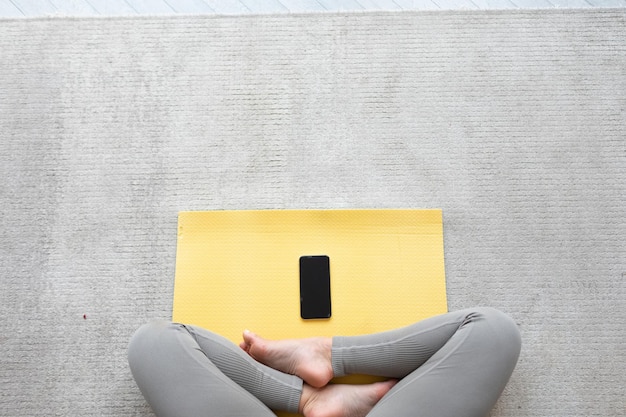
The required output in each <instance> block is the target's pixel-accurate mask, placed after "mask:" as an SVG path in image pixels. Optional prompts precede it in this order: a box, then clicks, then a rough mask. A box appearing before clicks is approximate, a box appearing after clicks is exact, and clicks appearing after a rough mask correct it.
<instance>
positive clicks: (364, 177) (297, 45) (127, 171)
mask: <svg viewBox="0 0 626 417" xmlns="http://www.w3.org/2000/svg"><path fill="white" fill-rule="evenodd" d="M0 176H1V178H2V181H1V183H0V213H1V216H2V218H1V223H0V224H1V226H0V312H1V317H2V321H1V324H0V352H1V353H0V415H2V416H33V415H45V416H49V415H57V416H150V415H151V412H150V410H149V409H148V407H147V406H146V405H145V403H144V401H143V399H142V397H141V394H140V393H139V391H138V389H137V388H136V387H135V385H134V382H133V381H132V378H131V376H130V373H129V370H128V367H127V364H126V352H125V349H126V345H127V342H128V339H129V337H130V335H131V334H132V332H133V331H134V330H135V329H136V328H137V327H138V326H139V325H140V324H142V323H143V322H145V321H147V320H149V319H151V318H157V317H165V318H167V317H170V315H171V307H172V292H173V279H174V261H175V250H176V245H175V244H176V222H177V213H178V211H180V210H209V209H264V208H272V209H281V208H442V209H443V213H444V234H445V253H446V273H447V285H448V298H449V307H450V309H457V308H463V307H467V306H474V305H490V306H494V307H497V308H501V309H503V310H505V311H507V312H509V313H510V314H511V315H512V316H513V317H514V318H515V320H516V321H517V322H518V323H519V326H520V328H521V331H522V334H523V338H524V347H523V352H522V355H521V358H520V362H519V366H518V368H517V370H516V371H515V373H514V375H513V377H512V379H511V381H510V384H509V385H508V387H507V389H506V391H505V393H504V394H503V396H502V398H501V399H500V401H499V402H498V404H497V406H496V408H495V409H494V411H493V413H492V415H493V416H502V417H504V416H510V417H513V416H515V417H517V416H519V417H522V416H524V417H526V416H564V417H565V416H568V417H571V416H581V417H582V416H585V417H588V416H603V417H606V416H622V415H624V410H625V409H626V404H625V400H624V398H626V388H625V387H626V383H625V380H624V375H625V374H626V349H625V348H624V346H625V344H626V337H625V333H624V330H625V329H626V284H625V282H626V242H625V236H626V221H625V219H626V204H625V200H626V181H625V179H626V12H625V11H624V9H621V10H597V9H596V10H585V11H582V10H581V11H579V10H566V11H558V10H551V11H491V12H489V11H481V12H460V11H451V12H422V13H419V12H417V13H398V14H394V13H357V14H336V15H335V14H324V15H316V14H310V15H309V14H305V15H281V16H245V17H163V18H112V19H108V18H107V19H104V18H102V19H98V18H96V19H88V18H86V19H41V20H38V19H36V20H4V21H0Z"/></svg>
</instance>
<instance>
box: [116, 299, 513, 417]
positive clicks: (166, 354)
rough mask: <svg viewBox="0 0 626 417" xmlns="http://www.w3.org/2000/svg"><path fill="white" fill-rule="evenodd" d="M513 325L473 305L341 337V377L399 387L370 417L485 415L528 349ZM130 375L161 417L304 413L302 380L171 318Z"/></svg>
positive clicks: (336, 352) (152, 327)
mask: <svg viewBox="0 0 626 417" xmlns="http://www.w3.org/2000/svg"><path fill="white" fill-rule="evenodd" d="M520 345H521V340H520V334H519V331H518V329H517V326H516V325H515V323H514V322H513V320H512V319H511V318H510V317H509V316H507V315H505V314H503V313H501V312H500V311H498V310H494V309H491V308H473V309H468V310H461V311H456V312H451V313H446V314H443V315H440V316H436V317H432V318H429V319H426V320H423V321H420V322H418V323H415V324H413V325H410V326H407V327H403V328H400V329H396V330H391V331H387V332H382V333H376V334H371V335H363V336H348V337H334V338H333V343H332V366H333V370H334V375H335V376H343V375H348V374H366V375H375V376H383V377H389V378H398V379H400V381H399V382H398V383H397V384H396V385H395V386H394V387H393V388H392V389H391V390H390V391H389V392H388V393H387V394H386V395H385V396H384V397H383V398H382V400H381V401H379V402H378V404H376V406H375V407H374V408H373V409H372V410H371V411H370V413H369V414H368V417H381V416H385V417H391V416H394V417H403V416H417V415H419V416H420V417H427V416H433V417H434V416H437V417H443V416H454V417H462V416H468V417H470V416H471V417H483V416H485V415H486V414H487V413H488V412H489V410H490V409H491V408H492V407H493V405H494V404H495V402H496V400H497V399H498V397H499V396H500V394H501V393H502V390H503V389H504V386H505V385H506V383H507V381H508V379H509V377H510V376H511V373H512V372H513V368H514V367H515V364H516V362H517V358H518V356H519V352H520ZM128 360H129V363H130V368H131V371H132V374H133V377H134V378H135V381H136V382H137V385H138V386H139V389H140V390H141V392H142V393H143V395H144V397H145V398H146V400H147V402H148V403H149V404H150V406H151V407H152V409H153V411H154V412H155V413H156V415H157V416H159V417H169V416H178V417H186V416H194V417H197V416H216V417H225V416H254V417H263V416H274V413H273V412H272V411H271V410H284V411H289V412H297V409H298V403H299V401H300V395H301V393H302V384H303V382H302V380H301V379H300V378H298V377H296V376H293V375H287V374H284V373H282V372H279V371H276V370H274V369H272V368H269V367H267V366H265V365H263V364H260V363H258V362H256V361H255V360H254V359H252V358H251V357H250V356H249V355H248V354H247V353H245V352H244V351H243V350H241V349H240V348H239V346H237V345H235V344H234V343H232V342H230V341H229V340H227V339H225V338H223V337H221V336H218V335H216V334H213V333H211V332H209V331H207V330H204V329H202V328H199V327H194V326H187V325H182V324H176V323H169V322H164V321H157V322H152V323H149V324H146V325H144V326H143V327H141V328H140V329H139V330H137V332H136V333H135V335H134V336H133V338H132V340H131V342H130V346H129V352H128Z"/></svg>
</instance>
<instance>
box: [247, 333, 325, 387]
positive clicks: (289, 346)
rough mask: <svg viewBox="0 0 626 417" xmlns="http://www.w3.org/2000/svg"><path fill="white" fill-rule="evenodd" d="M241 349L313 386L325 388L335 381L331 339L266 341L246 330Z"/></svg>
mask: <svg viewBox="0 0 626 417" xmlns="http://www.w3.org/2000/svg"><path fill="white" fill-rule="evenodd" d="M239 346H240V347H241V348H242V349H243V350H245V351H246V352H248V354H249V355H250V356H252V357H253V358H254V359H256V360H257V361H259V362H261V363H263V364H265V365H267V366H269V367H271V368H274V369H276V370H278V371H281V372H285V373H288V374H291V375H297V376H299V377H300V378H302V379H303V380H304V382H306V383H307V384H309V385H311V386H313V387H317V388H319V387H323V386H324V385H326V384H328V382H329V381H330V380H331V379H332V378H333V367H332V364H331V346H332V339H331V338H326V337H315V338H310V339H287V340H265V339H263V338H262V337H260V336H257V335H256V334H254V333H252V332H250V331H248V330H246V331H244V332H243V342H241V343H240V344H239Z"/></svg>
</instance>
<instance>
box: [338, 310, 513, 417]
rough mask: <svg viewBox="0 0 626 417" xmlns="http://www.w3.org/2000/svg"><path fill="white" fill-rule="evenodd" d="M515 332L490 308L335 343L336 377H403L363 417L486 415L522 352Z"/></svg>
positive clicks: (441, 317)
mask: <svg viewBox="0 0 626 417" xmlns="http://www.w3.org/2000/svg"><path fill="white" fill-rule="evenodd" d="M520 345H521V339H520V334H519V331H518V329H517V326H516V325H515V323H514V322H513V320H511V319H510V318H509V317H508V316H507V315H505V314H503V313H501V312H499V311H497V310H494V309H490V308H475V309H469V310H462V311H457V312H452V313H448V314H444V315H441V316H437V317H433V318H430V319H427V320H424V321H421V322H419V323H416V324H414V325H411V326H408V327H405V328H402V329H398V330H393V331H389V332H383V333H379V334H373V335H367V336H352V337H335V338H333V348H332V364H333V371H334V374H335V376H341V375H346V374H350V373H363V374H370V375H380V376H386V377H394V378H402V379H401V380H400V382H399V383H398V384H397V385H396V386H395V387H394V388H393V389H392V390H391V391H389V392H388V393H387V395H386V396H385V397H383V399H382V400H381V401H380V402H379V403H378V404H377V405H376V406H375V407H374V408H373V409H372V411H371V412H370V413H369V414H368V417H383V416H390V415H393V416H398V417H402V416H409V415H410V416H413V415H416V414H417V415H419V416H421V417H429V416H432V417H435V416H436V417H441V416H457V417H461V416H467V417H480V416H484V415H486V414H487V413H488V412H489V410H490V409H491V408H492V407H493V405H494V404H495V402H496V400H497V399H498V397H499V396H500V394H501V393H502V390H503V389H504V386H505V385H506V383H507V381H508V379H509V377H510V376H511V373H512V372H513V369H514V367H515V364H516V362H517V359H518V356H519V351H520Z"/></svg>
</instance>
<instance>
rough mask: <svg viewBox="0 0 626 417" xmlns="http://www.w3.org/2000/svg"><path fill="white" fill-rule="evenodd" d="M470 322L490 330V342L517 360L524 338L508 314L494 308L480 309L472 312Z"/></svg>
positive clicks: (469, 316)
mask: <svg viewBox="0 0 626 417" xmlns="http://www.w3.org/2000/svg"><path fill="white" fill-rule="evenodd" d="M471 311H472V313H470V314H469V315H468V318H469V320H470V321H474V320H476V321H478V322H479V323H481V324H480V325H482V326H484V327H485V328H486V329H488V330H489V334H490V337H489V339H490V342H491V343H496V344H497V345H499V346H500V347H501V348H502V349H505V350H506V351H508V352H509V353H510V354H511V356H514V357H515V359H516V360H517V357H518V356H519V352H520V350H521V345H522V337H521V334H520V331H519V327H518V325H517V323H515V321H514V320H513V319H512V318H511V316H509V315H508V314H506V313H504V312H502V311H500V310H498V309H495V308H492V307H479V308H475V309H472V310H471Z"/></svg>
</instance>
